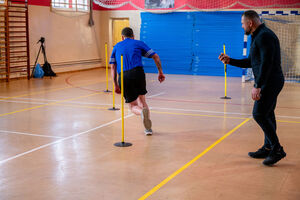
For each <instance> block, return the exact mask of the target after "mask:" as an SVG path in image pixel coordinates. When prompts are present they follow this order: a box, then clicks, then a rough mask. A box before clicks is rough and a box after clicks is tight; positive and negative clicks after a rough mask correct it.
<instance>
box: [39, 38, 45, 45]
mask: <svg viewBox="0 0 300 200" xmlns="http://www.w3.org/2000/svg"><path fill="white" fill-rule="evenodd" d="M39 42H40V43H42V44H44V42H45V38H44V37H41V39H40V40H39V41H38V42H37V43H39Z"/></svg>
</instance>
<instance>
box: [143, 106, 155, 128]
mask: <svg viewBox="0 0 300 200" xmlns="http://www.w3.org/2000/svg"><path fill="white" fill-rule="evenodd" d="M141 117H142V120H143V124H144V127H145V129H146V130H151V127H152V122H151V120H150V119H149V110H148V109H147V108H143V110H142V113H141Z"/></svg>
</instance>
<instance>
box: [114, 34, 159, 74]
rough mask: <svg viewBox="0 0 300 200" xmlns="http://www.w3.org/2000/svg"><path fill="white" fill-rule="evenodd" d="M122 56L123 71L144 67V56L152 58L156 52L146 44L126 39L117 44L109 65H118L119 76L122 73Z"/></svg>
mask: <svg viewBox="0 0 300 200" xmlns="http://www.w3.org/2000/svg"><path fill="white" fill-rule="evenodd" d="M121 54H123V71H128V70H131V69H133V68H135V67H143V64H142V56H144V57H147V58H151V57H152V56H153V55H154V54H155V52H154V51H153V49H151V48H149V47H148V46H147V45H146V44H145V43H144V42H142V41H140V40H134V39H130V38H126V39H125V40H123V41H121V42H119V43H117V44H116V45H115V46H114V49H113V51H112V53H111V57H110V61H109V64H117V72H118V74H119V73H120V72H121Z"/></svg>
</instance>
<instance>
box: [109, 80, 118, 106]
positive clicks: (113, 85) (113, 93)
mask: <svg viewBox="0 0 300 200" xmlns="http://www.w3.org/2000/svg"><path fill="white" fill-rule="evenodd" d="M112 98H113V103H112V104H113V105H112V108H109V109H108V110H120V109H119V108H116V105H115V104H116V103H115V101H116V97H115V84H114V80H113V81H112Z"/></svg>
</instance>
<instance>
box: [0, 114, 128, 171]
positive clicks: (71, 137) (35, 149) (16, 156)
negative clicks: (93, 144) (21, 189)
mask: <svg viewBox="0 0 300 200" xmlns="http://www.w3.org/2000/svg"><path fill="white" fill-rule="evenodd" d="M131 116H133V114H129V115H126V116H125V117H124V119H126V118H128V117H131ZM121 119H122V118H119V119H116V120H113V121H110V122H108V123H105V124H102V125H100V126H97V127H94V128H92V129H89V130H87V131H83V132H80V133H76V134H74V135H71V136H69V137H65V138H62V139H59V140H57V141H54V142H51V143H48V144H45V145H42V146H39V147H37V148H34V149H31V150H29V151H26V152H24V153H20V154H17V155H15V156H12V157H10V158H7V159H4V160H1V161H0V165H1V164H4V163H7V162H8V161H11V160H14V159H16V158H19V157H21V156H24V155H27V154H29V153H32V152H35V151H38V150H40V149H43V148H46V147H48V146H51V145H54V144H58V143H60V142H63V141H65V140H69V139H73V138H75V137H78V136H80V135H83V134H86V133H90V132H92V131H95V130H97V129H100V128H103V127H105V126H109V125H111V124H113V123H115V122H118V121H120V120H121Z"/></svg>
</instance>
